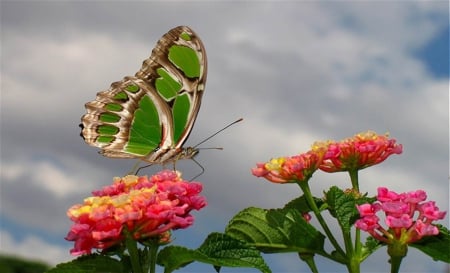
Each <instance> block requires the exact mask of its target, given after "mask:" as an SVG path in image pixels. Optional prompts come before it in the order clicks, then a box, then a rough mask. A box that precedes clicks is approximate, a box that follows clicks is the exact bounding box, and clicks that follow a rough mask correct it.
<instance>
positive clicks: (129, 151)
mask: <svg viewBox="0 0 450 273" xmlns="http://www.w3.org/2000/svg"><path fill="white" fill-rule="evenodd" d="M206 71H207V62H206V52H205V49H204V46H203V44H202V42H201V40H200V38H199V37H198V36H197V35H196V34H195V33H194V31H192V30H191V29H190V28H188V27H186V26H180V27H176V28H174V29H172V30H170V31H169V32H168V33H166V34H165V35H164V36H163V37H162V38H161V39H160V40H159V41H158V43H157V45H156V47H155V48H154V49H153V51H152V54H151V56H150V57H149V58H148V59H146V60H145V61H144V62H143V64H142V67H141V69H140V70H139V71H138V72H137V73H136V75H135V76H134V77H130V76H128V77H125V78H124V79H123V80H122V81H120V82H115V83H113V84H112V85H111V87H110V89H109V90H107V91H102V92H99V93H98V94H97V97H96V99H95V100H94V101H91V102H88V103H87V104H86V109H87V113H86V114H85V115H84V116H83V117H82V127H83V129H82V136H83V137H84V139H85V141H86V142H87V143H88V144H89V145H92V146H95V147H98V148H101V149H102V151H101V153H102V154H103V155H105V156H107V157H117V158H140V159H143V160H146V161H148V162H158V163H164V162H167V161H170V160H173V158H174V157H176V156H177V155H178V154H179V153H180V152H181V151H182V146H183V143H184V142H185V141H186V139H187V137H188V136H189V133H190V132H191V130H192V127H193V125H194V122H195V119H196V117H197V114H198V111H199V109H200V104H201V98H202V95H203V91H204V87H205V82H206Z"/></svg>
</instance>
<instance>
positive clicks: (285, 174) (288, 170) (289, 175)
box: [252, 151, 322, 183]
mask: <svg viewBox="0 0 450 273" xmlns="http://www.w3.org/2000/svg"><path fill="white" fill-rule="evenodd" d="M321 162H322V154H321V153H320V152H315V151H309V152H307V153H304V154H300V155H294V156H291V157H280V158H274V159H272V160H271V161H269V162H267V163H257V164H256V168H253V169H252V174H253V175H254V176H257V177H264V178H266V179H267V180H269V181H271V182H274V183H287V182H295V181H305V180H306V181H307V180H308V179H309V178H310V177H311V175H312V174H313V173H314V172H315V171H316V170H317V168H319V165H320V163H321Z"/></svg>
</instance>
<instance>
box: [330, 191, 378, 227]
mask: <svg viewBox="0 0 450 273" xmlns="http://www.w3.org/2000/svg"><path fill="white" fill-rule="evenodd" d="M325 197H326V202H327V204H328V210H329V212H330V214H331V215H332V216H333V217H335V218H336V219H337V220H338V222H339V225H340V226H341V228H342V229H343V231H345V232H349V231H350V229H351V227H352V225H353V224H354V223H355V221H356V220H357V219H359V218H360V216H359V212H358V210H357V209H356V205H360V204H364V203H373V202H374V201H375V199H374V198H369V197H365V196H359V197H356V196H355V195H354V193H352V192H344V191H343V190H341V189H340V188H338V187H336V186H333V187H331V188H330V190H329V191H328V192H326V193H325Z"/></svg>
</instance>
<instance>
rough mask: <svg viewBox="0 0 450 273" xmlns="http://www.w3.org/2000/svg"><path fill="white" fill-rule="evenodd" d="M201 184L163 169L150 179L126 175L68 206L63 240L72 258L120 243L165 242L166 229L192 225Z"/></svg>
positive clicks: (200, 199) (201, 201) (201, 200)
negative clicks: (127, 236)
mask: <svg viewBox="0 0 450 273" xmlns="http://www.w3.org/2000/svg"><path fill="white" fill-rule="evenodd" d="M201 191H202V185H201V184H200V183H198V182H187V181H184V180H182V178H181V175H180V173H178V172H174V171H168V170H164V171H161V172H159V173H157V174H155V175H153V176H151V177H150V178H147V176H141V177H138V176H134V175H128V176H125V177H123V178H114V183H113V184H112V185H110V186H107V187H104V188H103V189H101V190H99V191H94V192H93V196H91V197H88V198H86V199H85V200H84V203H83V204H78V205H74V206H72V207H71V208H70V209H69V210H68V211H67V215H68V217H69V218H70V219H71V220H72V221H73V222H74V224H73V225H72V227H71V229H70V231H69V233H68V234H67V236H66V240H68V241H74V242H75V245H74V248H73V249H72V250H71V251H70V252H71V254H72V255H81V254H89V253H91V251H92V249H94V248H96V249H100V250H103V249H107V248H109V247H111V246H114V245H117V244H120V243H122V242H123V241H124V239H125V234H124V231H125V229H126V230H127V231H128V232H129V233H130V234H131V236H132V237H133V239H135V240H138V241H145V240H148V239H155V238H157V239H158V240H159V242H160V243H161V244H162V243H167V242H170V231H171V230H174V229H180V228H186V227H188V226H190V225H192V223H193V221H194V218H193V216H192V215H191V214H190V212H191V210H200V209H201V208H203V207H204V206H206V204H207V203H206V199H205V198H204V197H203V196H200V195H199V193H200V192H201Z"/></svg>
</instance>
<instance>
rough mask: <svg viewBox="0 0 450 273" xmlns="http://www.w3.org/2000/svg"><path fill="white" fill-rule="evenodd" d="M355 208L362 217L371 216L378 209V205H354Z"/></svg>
mask: <svg viewBox="0 0 450 273" xmlns="http://www.w3.org/2000/svg"><path fill="white" fill-rule="evenodd" d="M356 208H357V209H358V211H359V214H360V215H361V216H362V217H365V216H373V215H375V213H376V212H377V211H379V210H380V206H379V205H378V204H374V205H372V204H362V205H356Z"/></svg>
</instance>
